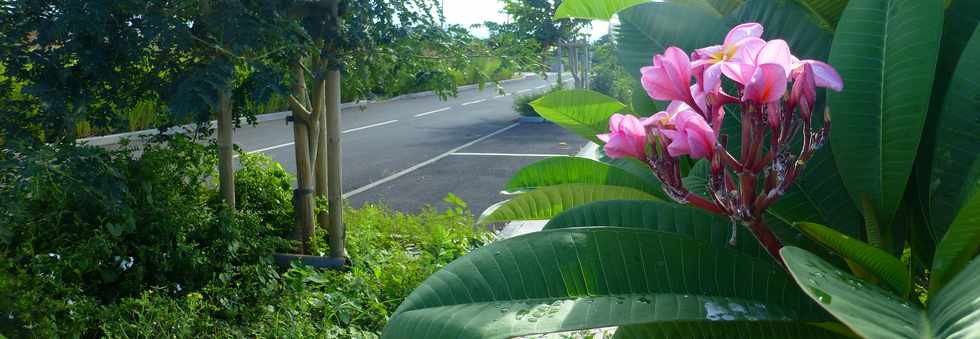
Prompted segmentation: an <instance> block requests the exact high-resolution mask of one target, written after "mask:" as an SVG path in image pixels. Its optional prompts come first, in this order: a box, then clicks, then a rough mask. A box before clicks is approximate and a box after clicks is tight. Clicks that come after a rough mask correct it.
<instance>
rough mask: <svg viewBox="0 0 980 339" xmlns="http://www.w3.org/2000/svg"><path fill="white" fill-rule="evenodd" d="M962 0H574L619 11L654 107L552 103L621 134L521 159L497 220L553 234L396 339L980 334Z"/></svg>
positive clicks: (513, 254)
mask: <svg viewBox="0 0 980 339" xmlns="http://www.w3.org/2000/svg"><path fill="white" fill-rule="evenodd" d="M946 4H947V6H950V7H949V9H948V10H946V14H945V15H944V14H943V5H944V4H943V1H941V0H848V1H826V0H790V1H772V0H713V1H657V2H653V1H648V0H564V1H563V2H562V7H561V8H560V9H559V10H558V15H559V16H566V17H575V18H584V19H593V20H609V19H610V18H611V17H613V16H614V15H617V16H618V18H619V22H620V24H619V25H618V28H617V29H616V34H615V35H616V41H617V43H616V45H617V50H618V52H619V56H618V57H619V58H618V59H619V60H620V62H621V63H622V64H623V66H624V68H625V69H627V70H630V72H631V73H633V75H634V78H633V79H628V80H633V81H635V88H636V90H634V95H633V96H632V98H631V101H630V102H628V103H621V102H619V101H618V100H616V99H613V98H611V97H608V96H606V95H603V94H600V93H596V92H592V91H588V90H581V89H576V90H566V91H558V92H555V93H551V94H549V95H547V96H545V97H542V98H541V99H539V100H536V101H534V102H532V103H531V105H532V106H533V107H534V108H535V110H536V111H537V112H538V113H540V114H541V116H542V117H544V118H545V119H547V120H549V121H551V122H554V123H556V124H558V125H561V126H562V127H564V128H566V129H568V130H570V131H572V132H574V133H576V134H578V135H579V136H581V137H583V138H585V139H589V140H591V141H593V142H595V143H596V144H598V145H601V147H600V148H599V149H597V150H595V151H594V152H591V151H590V152H584V153H585V154H583V155H581V156H578V157H555V158H548V159H544V160H541V161H538V162H535V163H533V164H530V165H528V166H525V167H524V168H522V169H521V170H520V171H518V172H517V173H516V174H515V175H514V176H513V177H512V178H511V180H510V181H509V182H508V183H507V185H506V187H505V190H504V193H505V194H506V195H507V198H508V200H506V201H503V202H501V203H500V204H497V205H496V206H493V207H491V208H490V209H488V210H487V211H486V212H484V214H483V215H482V216H481V218H480V220H481V222H482V223H496V222H508V221H513V220H548V221H547V223H546V225H545V226H544V228H543V229H542V230H541V231H538V232H531V233H529V234H525V235H521V236H517V237H513V238H508V239H503V240H499V241H495V242H493V243H491V244H489V245H487V246H484V247H481V248H478V249H475V250H474V251H472V252H471V253H469V254H467V255H466V256H464V257H462V258H460V259H458V260H456V261H454V262H453V263H451V264H449V265H447V266H446V267H445V268H443V269H442V270H440V271H439V272H437V273H435V274H433V275H432V276H431V277H430V278H429V279H427V280H426V282H425V283H423V284H422V286H420V287H419V288H417V289H416V290H415V291H414V292H413V293H412V295H410V296H409V297H408V298H407V299H406V300H405V302H404V303H402V305H401V306H400V307H399V308H398V310H396V311H395V313H394V314H393V315H392V317H391V320H390V321H389V323H388V327H387V328H386V331H385V335H384V336H385V337H390V338H416V337H425V338H439V337H444V338H512V337H519V336H527V335H534V334H543V333H555V332H566V331H575V330H581V329H590V328H606V327H616V330H615V334H614V337H615V338H690V337H698V338H841V337H843V338H854V337H864V338H909V339H912V338H976V337H978V336H980V321H977V319H980V289H977V288H976V286H977V284H980V259H977V254H978V253H980V156H978V155H980V134H978V133H976V131H977V130H980V120H977V119H976V117H977V115H976V114H977V107H978V106H977V98H976V93H980V82H977V81H976V79H977V78H980V29H977V27H978V24H977V23H978V22H980V2H977V1H960V0H954V1H952V2H946ZM763 26H765V30H764V31H763ZM726 32H728V34H727V36H726ZM722 38H724V39H723V40H722ZM781 39H783V40H781ZM718 40H720V41H721V43H720V44H717V45H715V44H714V43H713V42H714V41H718ZM706 45H711V46H709V47H703V46H706ZM668 46H672V47H668ZM688 52H691V53H690V54H689V53H688ZM651 56H653V61H652V65H651V64H650V63H651V61H650V58H651ZM807 59H810V60H807ZM817 60H827V62H822V61H817ZM830 65H833V67H831V66H830ZM845 83H846V84H847V89H846V90H845V89H844V87H845V86H844V85H845ZM644 92H645V93H644ZM637 93H638V94H639V95H636V94H637ZM822 94H826V96H823V95H822ZM823 98H826V100H824V99H823ZM655 105H661V106H660V107H665V109H663V110H662V111H661V109H659V108H650V107H652V106H655ZM827 107H830V108H832V109H833V133H831V121H830V120H831V116H830V113H829V112H830V110H828V109H827ZM920 141H921V142H920ZM821 146H826V147H825V148H821ZM739 224H744V225H745V226H747V227H731V226H733V225H735V226H738V225H739ZM824 225H827V226H824ZM753 235H755V237H756V238H758V240H759V241H736V240H739V239H745V238H746V237H751V236H753ZM784 244H785V246H784ZM780 247H782V250H780ZM903 253H904V254H905V255H903ZM834 256H836V257H837V258H834V260H829V261H828V259H831V258H833V257H834Z"/></svg>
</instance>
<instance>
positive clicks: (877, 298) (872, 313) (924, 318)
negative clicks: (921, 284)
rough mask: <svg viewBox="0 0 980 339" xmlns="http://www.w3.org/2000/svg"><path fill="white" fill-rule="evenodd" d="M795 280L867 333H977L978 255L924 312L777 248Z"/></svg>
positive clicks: (802, 254) (807, 256) (805, 255)
mask: <svg viewBox="0 0 980 339" xmlns="http://www.w3.org/2000/svg"><path fill="white" fill-rule="evenodd" d="M781 254H782V256H783V260H784V261H785V262H786V265H787V266H788V267H789V270H790V273H791V274H792V275H793V278H794V279H796V283H797V284H799V285H800V287H802V288H803V290H804V291H805V292H806V293H807V294H808V295H810V297H811V298H813V299H814V300H817V301H818V303H819V304H820V306H823V307H824V308H825V309H826V310H827V311H830V313H831V314H833V315H834V316H835V317H837V319H838V320H840V321H841V322H843V323H844V324H845V325H847V326H848V327H850V328H851V330H853V331H854V332H855V333H857V334H859V335H861V336H862V337H865V338H909V339H912V338H916V339H917V338H964V339H965V338H976V337H977V336H980V322H978V321H977V318H978V317H980V288H977V285H978V284H980V260H974V261H973V262H972V263H970V264H969V266H967V268H966V269H965V270H964V271H963V273H962V274H960V275H959V276H957V277H956V279H954V280H953V281H952V282H951V283H950V284H949V286H947V287H946V288H944V289H942V290H940V291H939V292H938V293H936V294H934V295H930V297H929V307H928V312H927V311H925V310H923V309H921V308H919V307H918V306H914V305H912V304H911V303H909V302H908V301H907V300H905V299H903V298H899V297H898V296H896V295H894V294H892V293H889V292H887V291H885V290H883V289H881V288H879V287H878V286H873V285H870V284H866V283H864V282H862V281H860V280H858V279H856V278H854V276H852V275H850V274H848V273H845V272H842V271H840V270H839V269H837V268H835V267H834V266H832V265H830V264H828V263H827V262H826V261H823V259H820V258H819V257H817V256H816V255H814V254H812V253H809V252H807V251H805V250H802V249H799V248H796V247H785V248H783V250H782V252H781Z"/></svg>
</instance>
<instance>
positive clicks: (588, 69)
mask: <svg viewBox="0 0 980 339" xmlns="http://www.w3.org/2000/svg"><path fill="white" fill-rule="evenodd" d="M585 42H586V44H585V75H584V76H583V77H582V78H583V79H584V81H585V89H592V50H591V49H590V48H589V44H588V40H586V41H585Z"/></svg>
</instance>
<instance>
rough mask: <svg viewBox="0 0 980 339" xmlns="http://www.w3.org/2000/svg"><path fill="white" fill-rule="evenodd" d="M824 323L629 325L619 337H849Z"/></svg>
mask: <svg viewBox="0 0 980 339" xmlns="http://www.w3.org/2000/svg"><path fill="white" fill-rule="evenodd" d="M821 325H822V324H814V323H806V322H801V321H757V320H749V321H719V322H707V323H705V322H699V323H651V324H643V325H627V326H622V327H619V328H618V329H616V334H615V336H614V337H613V338H616V339H630V338H637V339H661V338H662V339H674V338H700V339H728V338H753V339H766V338H771V339H785V338H814V339H816V338H848V337H849V336H847V335H845V334H841V333H839V332H833V331H830V330H828V329H826V328H824V327H821Z"/></svg>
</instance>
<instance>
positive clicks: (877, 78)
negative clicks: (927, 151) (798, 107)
mask: <svg viewBox="0 0 980 339" xmlns="http://www.w3.org/2000/svg"><path fill="white" fill-rule="evenodd" d="M942 23H943V8H942V3H941V2H939V1H938V0H928V1H923V0H852V1H850V2H849V4H848V6H847V9H845V10H844V14H843V15H842V17H841V20H840V22H839V23H838V25H837V32H836V35H835V36H834V44H833V48H832V51H831V55H830V64H832V65H834V67H836V68H837V70H838V71H839V72H840V74H841V76H842V77H843V78H844V84H845V88H844V91H843V92H841V93H832V94H830V95H829V103H830V108H831V110H832V111H833V120H834V132H833V133H831V138H830V139H831V143H832V144H833V146H834V152H835V153H834V158H835V159H836V161H837V167H838V168H839V169H840V174H841V177H842V178H843V179H844V183H845V185H846V186H847V190H848V192H849V193H850V195H851V198H852V201H855V202H860V201H861V199H862V198H863V196H865V195H866V196H868V197H869V198H870V199H871V201H873V202H874V204H875V206H876V210H877V211H878V213H879V218H878V220H879V221H880V222H881V224H882V225H890V224H892V222H893V221H894V217H895V213H896V211H897V209H898V205H899V202H900V201H901V199H902V193H903V192H905V186H906V184H907V183H908V180H909V175H910V173H911V171H912V164H913V161H914V160H915V156H916V150H917V149H918V145H919V139H920V136H921V134H922V129H923V126H924V124H925V118H926V113H927V111H928V108H929V93H930V91H931V89H932V82H933V77H934V75H935V67H936V59H937V56H938V51H939V38H940V34H941V32H942Z"/></svg>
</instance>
